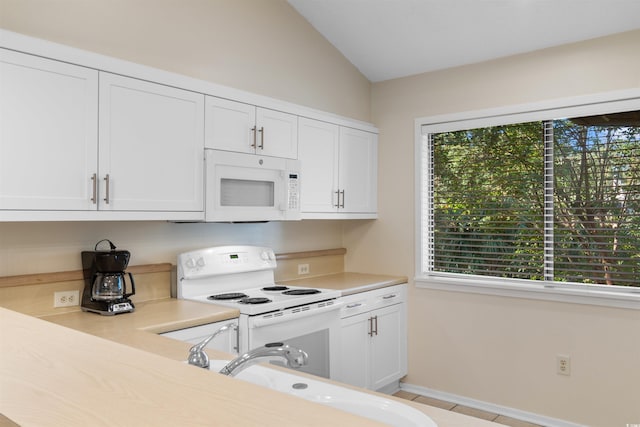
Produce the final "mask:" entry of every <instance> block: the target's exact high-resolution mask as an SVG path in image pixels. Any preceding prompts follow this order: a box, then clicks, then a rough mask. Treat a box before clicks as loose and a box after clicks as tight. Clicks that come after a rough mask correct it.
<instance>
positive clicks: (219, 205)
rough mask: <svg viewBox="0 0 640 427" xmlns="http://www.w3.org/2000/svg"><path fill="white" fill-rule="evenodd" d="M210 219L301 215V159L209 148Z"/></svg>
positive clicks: (293, 217)
mask: <svg viewBox="0 0 640 427" xmlns="http://www.w3.org/2000/svg"><path fill="white" fill-rule="evenodd" d="M205 162H206V169H205V176H206V181H205V220H206V221H211V222H215V221H219V222H223V221H228V222H244V221H246V222H249V221H285V220H299V219H300V162H299V161H298V160H292V159H283V158H278V157H266V156H259V155H255V154H243V153H233V152H229V151H220V150H211V149H205Z"/></svg>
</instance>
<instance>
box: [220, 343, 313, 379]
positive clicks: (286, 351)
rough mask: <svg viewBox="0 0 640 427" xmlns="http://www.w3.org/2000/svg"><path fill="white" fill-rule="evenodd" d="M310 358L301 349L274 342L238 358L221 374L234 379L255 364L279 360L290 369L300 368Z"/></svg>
mask: <svg viewBox="0 0 640 427" xmlns="http://www.w3.org/2000/svg"><path fill="white" fill-rule="evenodd" d="M308 357H309V356H307V353H305V352H304V351H302V350H300V349H297V348H295V347H290V346H289V345H287V344H284V343H281V342H273V343H270V344H266V345H265V346H264V347H258V348H255V349H253V350H251V351H249V352H247V353H245V354H243V355H241V356H238V357H236V358H235V359H233V360H232V361H231V362H229V363H228V364H227V365H226V366H225V367H224V368H222V369H221V370H220V373H221V374H223V375H228V376H231V377H233V376H235V375H237V374H238V373H240V371H242V370H243V369H246V368H248V367H249V366H251V365H253V364H256V363H259V362H263V361H265V360H279V359H284V360H285V361H286V363H287V366H289V367H290V368H300V367H301V366H304V365H306V364H307V359H308Z"/></svg>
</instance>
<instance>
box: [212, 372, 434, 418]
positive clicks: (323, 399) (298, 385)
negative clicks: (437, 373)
mask: <svg viewBox="0 0 640 427" xmlns="http://www.w3.org/2000/svg"><path fill="white" fill-rule="evenodd" d="M228 362H229V361H228V360H212V361H211V362H210V363H211V366H210V369H211V370H212V371H219V370H220V369H222V367H224V366H225V365H226V364H227V363H228ZM236 378H237V379H239V380H243V381H248V382H250V383H253V384H257V385H260V386H263V387H268V388H270V389H273V390H277V391H280V392H283V393H287V394H290V395H293V396H298V397H301V398H303V399H306V400H310V401H312V402H316V403H321V404H323V405H327V406H331V407H334V408H336V409H341V410H343V411H345V412H350V413H352V414H356V415H359V416H361V417H365V418H370V419H373V420H375V421H378V422H381V423H386V424H388V425H391V426H398V427H400V426H401V427H412V426H415V427H437V425H436V423H435V422H434V421H433V420H432V419H431V418H429V417H428V416H427V415H426V414H424V413H422V412H420V411H418V410H417V409H414V408H412V407H411V406H408V405H404V404H402V403H400V402H397V401H395V400H391V399H385V398H384V397H381V396H376V395H372V394H368V393H362V392H359V391H355V390H351V389H349V388H345V387H340V386H337V385H334V384H329V383H326V382H324V381H317V380H313V379H311V378H307V377H302V376H298V375H295V374H293V373H288V372H282V371H280V370H276V369H269V368H267V367H264V366H259V365H254V366H250V367H249V368H247V369H245V370H243V371H241V372H240V373H239V374H238V375H236Z"/></svg>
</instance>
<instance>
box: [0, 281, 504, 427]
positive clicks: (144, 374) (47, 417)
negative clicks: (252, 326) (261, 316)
mask: <svg viewBox="0 0 640 427" xmlns="http://www.w3.org/2000/svg"><path fill="white" fill-rule="evenodd" d="M331 276H335V277H325V281H324V282H323V283H333V285H335V286H346V285H347V284H349V283H356V287H355V288H356V289H361V288H363V287H365V288H366V287H367V286H374V285H371V283H369V284H368V285H367V284H366V283H362V279H364V278H365V277H366V276H371V275H352V273H345V274H344V275H342V278H340V277H339V276H340V275H331ZM371 277H374V276H371ZM375 277H377V279H376V280H375V281H374V282H372V283H376V284H377V283H380V282H381V281H384V280H387V279H381V276H375ZM382 277H386V276H382ZM326 279H329V280H326ZM312 280H314V281H317V280H320V279H319V278H313V279H312ZM398 283H403V282H398ZM314 286H320V285H314ZM328 286H329V285H328ZM385 286H388V284H387V285H385ZM375 287H376V286H374V288H375ZM377 287H380V286H377ZM334 289H336V288H334ZM338 289H340V290H343V291H344V293H345V294H348V293H353V292H352V288H346V287H342V288H338ZM367 290H368V289H367ZM237 316H238V312H237V311H236V310H233V309H229V308H224V307H221V306H214V305H210V304H202V303H198V302H191V301H184V300H176V299H167V300H158V301H153V302H148V303H139V304H137V306H136V311H135V312H133V313H126V314H121V315H117V316H100V315H97V314H94V313H85V312H72V313H66V314H61V315H55V316H47V317H45V318H42V319H38V318H35V317H31V316H26V315H23V314H20V313H17V312H14V311H10V310H7V309H4V308H0V328H1V329H0V331H1V334H0V342H1V346H2V351H1V352H0V413H2V414H3V415H4V416H6V417H7V418H9V419H11V420H13V421H15V422H16V423H17V424H19V425H21V426H23V427H29V426H65V427H73V426H87V425H91V426H103V425H104V426H107V425H109V426H111V425H118V426H128V425H131V426H142V425H145V426H146V425H153V426H177V425H180V426H213V425H215V426H326V425H332V426H377V425H381V424H379V423H376V422H373V421H371V420H368V419H364V418H361V417H356V416H354V415H351V414H348V413H345V412H342V411H339V410H336V409H333V408H329V407H326V406H322V405H319V404H314V403H311V402H307V401H305V400H301V399H298V398H296V397H293V396H289V395H284V394H282V393H278V392H275V391H272V390H269V389H266V388H263V387H259V386H255V385H252V384H249V383H246V382H243V381H239V380H236V379H233V378H229V377H225V376H223V375H220V374H217V373H215V372H208V371H205V370H202V369H200V368H195V367H193V366H189V365H187V364H185V363H184V362H183V361H184V360H185V359H186V355H187V352H188V349H189V347H190V344H187V343H183V342H180V341H176V340H172V339H169V338H166V337H162V336H159V335H157V333H161V332H167V331H171V330H176V329H182V328H185V327H190V326H196V325H200V324H205V323H210V322H217V321H222V320H226V319H230V318H234V317H237ZM207 352H208V353H209V356H210V357H211V358H217V359H223V358H224V359H228V358H230V355H227V354H225V353H219V352H215V351H212V350H208V351H207ZM386 397H389V396H386ZM391 398H392V399H394V398H393V397H391ZM402 402H403V403H406V404H409V405H410V406H413V407H415V408H417V409H419V410H421V411H423V412H425V413H426V414H427V415H429V416H430V417H431V418H432V419H433V420H434V421H435V422H436V423H437V424H438V425H439V426H440V427H485V426H486V427H490V426H495V425H496V424H494V423H490V422H487V421H482V420H479V419H476V418H471V417H467V416H464V415H460V414H456V413H453V412H449V411H445V410H442V409H438V408H433V407H430V406H426V405H421V404H417V403H413V402H408V401H404V400H402Z"/></svg>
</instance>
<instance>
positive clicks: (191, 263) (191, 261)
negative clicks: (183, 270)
mask: <svg viewBox="0 0 640 427" xmlns="http://www.w3.org/2000/svg"><path fill="white" fill-rule="evenodd" d="M184 264H185V265H186V266H187V268H194V267H195V266H196V261H195V260H194V259H193V258H189V259H188V260H187V261H186V262H185V263H184Z"/></svg>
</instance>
